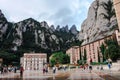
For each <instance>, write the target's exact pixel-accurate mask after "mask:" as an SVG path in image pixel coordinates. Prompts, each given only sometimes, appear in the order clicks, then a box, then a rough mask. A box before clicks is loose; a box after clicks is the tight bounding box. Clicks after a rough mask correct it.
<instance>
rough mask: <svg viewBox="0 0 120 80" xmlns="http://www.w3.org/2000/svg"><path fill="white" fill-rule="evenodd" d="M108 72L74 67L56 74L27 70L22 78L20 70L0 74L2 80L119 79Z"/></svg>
mask: <svg viewBox="0 0 120 80" xmlns="http://www.w3.org/2000/svg"><path fill="white" fill-rule="evenodd" d="M107 72H108V71H107ZM107 72H105V71H96V70H94V71H92V72H91V73H90V71H89V70H82V69H73V70H67V71H63V70H61V71H57V72H56V73H55V74H53V73H52V71H49V73H47V74H43V73H42V72H40V71H25V72H24V74H23V77H22V78H20V73H19V72H17V73H9V74H5V75H1V74H0V80H119V79H117V78H114V77H112V76H111V75H109V74H108V73H107Z"/></svg>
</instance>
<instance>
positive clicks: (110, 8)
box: [101, 0, 115, 21]
mask: <svg viewBox="0 0 120 80" xmlns="http://www.w3.org/2000/svg"><path fill="white" fill-rule="evenodd" d="M101 5H103V7H104V9H105V10H106V11H107V14H104V13H102V14H101V15H104V18H106V19H108V20H109V21H110V19H111V17H113V16H115V9H114V8H113V2H112V1H111V0H109V1H108V2H107V3H105V2H103V3H102V4H101Z"/></svg>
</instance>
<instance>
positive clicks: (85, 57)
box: [83, 49, 87, 62]
mask: <svg viewBox="0 0 120 80" xmlns="http://www.w3.org/2000/svg"><path fill="white" fill-rule="evenodd" d="M83 59H84V61H85V62H86V60H87V52H86V49H84V57H83Z"/></svg>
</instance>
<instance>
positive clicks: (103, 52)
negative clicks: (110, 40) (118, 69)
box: [100, 43, 106, 61]
mask: <svg viewBox="0 0 120 80" xmlns="http://www.w3.org/2000/svg"><path fill="white" fill-rule="evenodd" d="M105 50H106V47H105V45H104V44H103V43H102V45H101V46H100V52H101V53H102V56H103V61H105V60H106V57H105Z"/></svg>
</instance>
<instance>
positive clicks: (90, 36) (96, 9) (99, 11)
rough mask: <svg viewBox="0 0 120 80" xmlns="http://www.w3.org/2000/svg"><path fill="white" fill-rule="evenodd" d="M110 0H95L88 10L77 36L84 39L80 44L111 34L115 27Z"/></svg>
mask: <svg viewBox="0 0 120 80" xmlns="http://www.w3.org/2000/svg"><path fill="white" fill-rule="evenodd" d="M112 4H113V2H112V0H95V1H94V2H93V3H92V4H91V6H90V8H89V11H88V16H87V19H86V20H84V22H83V23H82V26H81V31H80V32H79V35H78V36H77V38H78V39H79V40H84V42H83V43H82V45H84V44H87V43H90V42H92V41H95V40H97V39H100V38H103V37H105V36H108V35H111V34H112V33H113V32H114V30H115V28H116V27H117V20H116V16H115V12H114V7H113V5H112Z"/></svg>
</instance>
